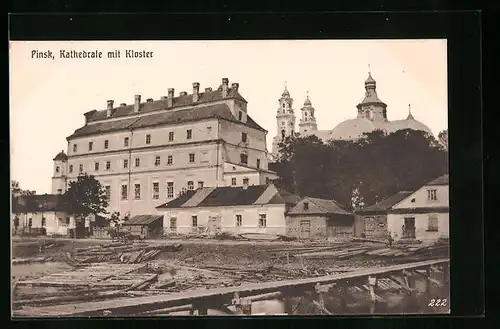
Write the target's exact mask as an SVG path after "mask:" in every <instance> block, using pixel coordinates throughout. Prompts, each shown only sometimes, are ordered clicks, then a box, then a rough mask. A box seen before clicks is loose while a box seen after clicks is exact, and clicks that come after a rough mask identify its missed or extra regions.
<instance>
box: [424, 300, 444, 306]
mask: <svg viewBox="0 0 500 329" xmlns="http://www.w3.org/2000/svg"><path fill="white" fill-rule="evenodd" d="M447 302H448V300H447V299H431V301H430V303H429V305H427V306H429V307H439V306H441V307H443V306H446V304H447Z"/></svg>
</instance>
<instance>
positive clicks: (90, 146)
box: [89, 142, 94, 151]
mask: <svg viewBox="0 0 500 329" xmlns="http://www.w3.org/2000/svg"><path fill="white" fill-rule="evenodd" d="M93 146H94V143H93V142H89V151H92V147H93Z"/></svg>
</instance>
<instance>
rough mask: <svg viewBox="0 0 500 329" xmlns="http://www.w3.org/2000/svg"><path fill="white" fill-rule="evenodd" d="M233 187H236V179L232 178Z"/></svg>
mask: <svg viewBox="0 0 500 329" xmlns="http://www.w3.org/2000/svg"><path fill="white" fill-rule="evenodd" d="M231 185H236V177H233V178H231Z"/></svg>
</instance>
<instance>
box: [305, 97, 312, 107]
mask: <svg viewBox="0 0 500 329" xmlns="http://www.w3.org/2000/svg"><path fill="white" fill-rule="evenodd" d="M311 105H312V104H311V100H310V99H309V96H307V98H306V100H305V101H304V106H311Z"/></svg>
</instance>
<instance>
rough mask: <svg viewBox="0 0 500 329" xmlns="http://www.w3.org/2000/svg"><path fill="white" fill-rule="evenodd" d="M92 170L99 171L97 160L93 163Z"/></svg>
mask: <svg viewBox="0 0 500 329" xmlns="http://www.w3.org/2000/svg"><path fill="white" fill-rule="evenodd" d="M94 170H95V171H99V162H96V163H94Z"/></svg>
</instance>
